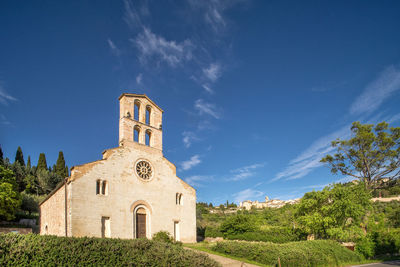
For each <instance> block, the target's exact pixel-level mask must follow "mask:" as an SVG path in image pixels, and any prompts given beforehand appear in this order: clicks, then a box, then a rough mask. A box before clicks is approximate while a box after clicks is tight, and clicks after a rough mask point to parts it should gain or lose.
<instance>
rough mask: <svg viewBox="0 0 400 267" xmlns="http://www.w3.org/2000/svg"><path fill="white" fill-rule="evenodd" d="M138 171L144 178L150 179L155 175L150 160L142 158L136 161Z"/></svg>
mask: <svg viewBox="0 0 400 267" xmlns="http://www.w3.org/2000/svg"><path fill="white" fill-rule="evenodd" d="M136 173H137V175H138V176H139V177H140V178H142V179H143V180H150V179H151V177H152V176H153V169H152V168H151V165H150V163H149V162H147V161H144V160H141V161H139V162H138V163H136Z"/></svg>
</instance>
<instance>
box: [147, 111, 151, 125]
mask: <svg viewBox="0 0 400 267" xmlns="http://www.w3.org/2000/svg"><path fill="white" fill-rule="evenodd" d="M146 124H147V125H150V124H151V107H150V106H147V107H146Z"/></svg>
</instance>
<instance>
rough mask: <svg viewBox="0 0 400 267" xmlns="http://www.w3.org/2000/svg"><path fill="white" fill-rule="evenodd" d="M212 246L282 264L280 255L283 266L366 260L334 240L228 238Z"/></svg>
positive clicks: (227, 252)
mask: <svg viewBox="0 0 400 267" xmlns="http://www.w3.org/2000/svg"><path fill="white" fill-rule="evenodd" d="M212 250H214V251H217V252H220V253H224V254H228V255H232V256H236V257H240V258H245V259H249V260H252V261H255V262H259V263H262V264H266V265H276V264H278V258H279V259H280V262H281V264H282V266H341V265H344V264H346V263H352V262H358V261H360V260H362V256H360V255H359V254H357V253H355V252H353V251H351V250H349V249H347V248H345V247H342V246H341V245H340V244H339V243H337V242H335V241H331V240H315V241H300V242H290V243H285V244H274V243H263V242H246V241H224V242H218V243H217V244H216V245H215V246H213V247H212Z"/></svg>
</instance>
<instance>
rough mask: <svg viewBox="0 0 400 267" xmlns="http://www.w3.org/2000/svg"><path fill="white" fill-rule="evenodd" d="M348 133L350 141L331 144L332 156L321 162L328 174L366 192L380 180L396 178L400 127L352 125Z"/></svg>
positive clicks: (327, 156) (398, 175)
mask: <svg viewBox="0 0 400 267" xmlns="http://www.w3.org/2000/svg"><path fill="white" fill-rule="evenodd" d="M351 132H352V136H351V138H350V139H348V140H339V139H338V140H335V141H333V142H332V147H334V148H336V153H335V154H334V155H326V156H325V157H324V158H323V159H322V160H321V162H323V163H327V164H328V165H329V166H330V168H331V172H332V173H334V174H337V173H341V174H343V175H347V176H352V177H355V178H357V179H359V180H360V181H362V182H363V183H365V186H366V187H367V188H371V187H372V185H373V184H377V182H378V181H379V180H381V179H385V178H387V179H396V178H399V177H400V127H397V128H395V127H391V128H390V129H389V124H388V123H386V122H381V123H378V124H377V125H376V126H375V127H374V125H373V124H361V123H360V122H354V123H353V125H352V127H351Z"/></svg>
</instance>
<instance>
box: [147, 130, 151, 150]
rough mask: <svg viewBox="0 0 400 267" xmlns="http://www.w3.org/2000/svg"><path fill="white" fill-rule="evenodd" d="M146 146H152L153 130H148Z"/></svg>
mask: <svg viewBox="0 0 400 267" xmlns="http://www.w3.org/2000/svg"><path fill="white" fill-rule="evenodd" d="M146 146H151V131H150V130H147V131H146Z"/></svg>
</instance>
